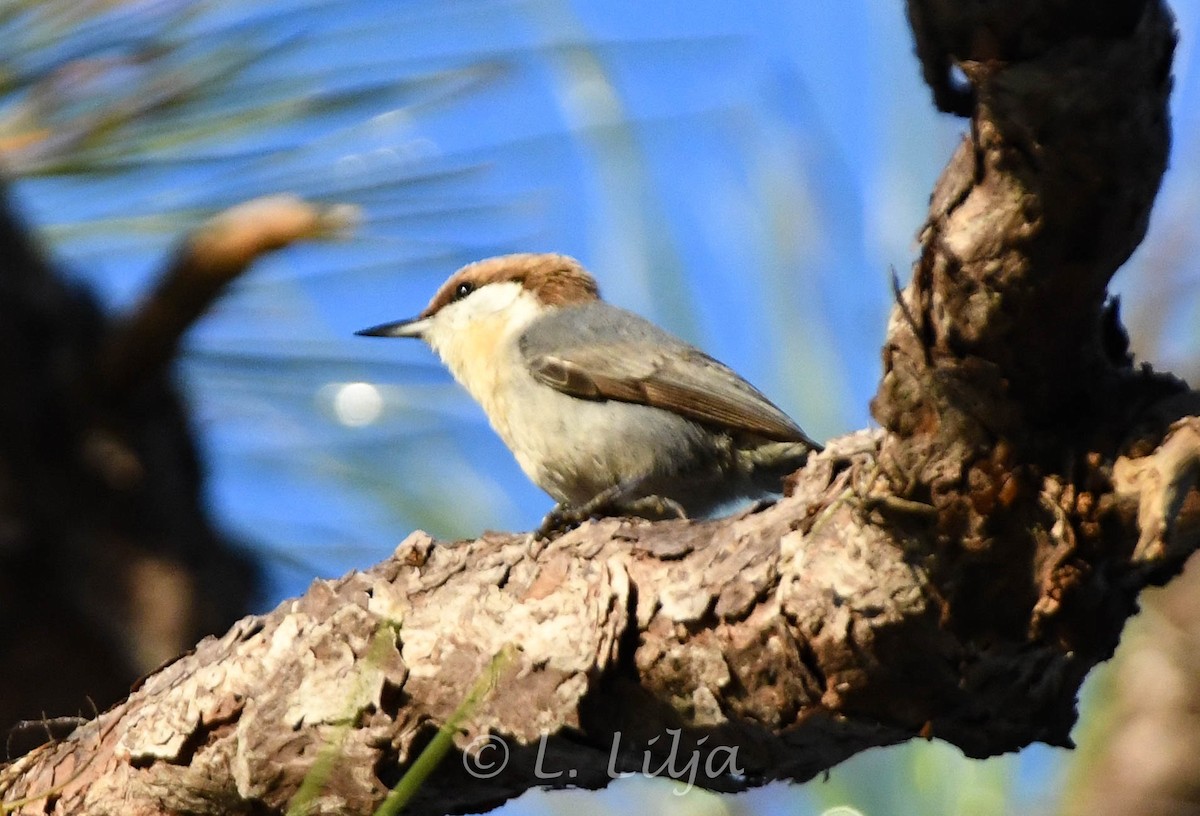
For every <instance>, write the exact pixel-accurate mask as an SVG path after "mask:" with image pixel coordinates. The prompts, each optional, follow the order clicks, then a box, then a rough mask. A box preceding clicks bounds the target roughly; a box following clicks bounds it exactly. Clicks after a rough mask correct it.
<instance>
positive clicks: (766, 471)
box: [356, 253, 822, 536]
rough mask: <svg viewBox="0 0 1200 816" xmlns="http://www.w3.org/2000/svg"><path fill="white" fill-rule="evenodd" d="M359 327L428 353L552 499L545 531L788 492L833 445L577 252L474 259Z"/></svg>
mask: <svg viewBox="0 0 1200 816" xmlns="http://www.w3.org/2000/svg"><path fill="white" fill-rule="evenodd" d="M356 334H358V335H360V336H367V337H415V338H419V339H421V340H424V341H425V342H426V343H427V344H428V345H429V346H430V347H431V348H432V350H433V351H434V352H435V353H436V354H437V356H438V357H439V358H440V359H441V360H442V362H443V363H444V364H445V366H446V367H447V368H448V369H449V370H450V373H451V374H452V375H453V376H454V378H455V379H456V380H457V381H458V382H459V383H460V384H461V385H462V386H463V387H464V388H465V389H466V391H467V392H468V393H469V394H470V395H471V396H472V397H473V398H474V399H475V401H476V402H478V403H479V405H480V406H482V408H483V411H484V413H485V414H486V415H487V417H488V420H489V422H490V423H491V426H492V428H493V429H494V430H495V431H496V433H497V434H498V435H499V436H500V438H501V439H502V440H503V441H504V443H505V444H506V445H507V446H508V448H509V449H510V450H511V451H512V453H513V455H514V456H515V457H516V460H517V462H518V463H519V464H520V466H521V469H522V470H523V471H524V472H525V474H526V475H527V476H528V477H529V478H530V479H531V480H532V481H533V482H534V483H535V484H536V485H538V486H539V487H540V488H541V489H542V490H544V491H545V492H546V493H548V494H549V495H550V496H551V497H552V498H553V499H554V500H555V501H556V502H557V504H556V505H555V506H554V508H553V509H552V510H551V511H550V513H549V514H548V515H547V516H546V518H545V520H544V521H543V522H542V525H541V526H540V527H539V529H538V533H539V535H542V536H550V535H553V534H554V533H556V532H560V531H562V530H565V529H569V528H570V527H572V526H575V525H578V524H579V523H582V522H583V521H586V520H587V519H589V518H593V517H602V516H607V515H618V516H635V517H642V518H647V519H652V520H656V519H664V518H672V517H679V518H692V517H699V516H705V515H708V514H710V513H711V512H713V511H714V510H715V509H717V508H719V507H720V506H722V505H726V504H728V503H730V502H732V501H734V500H737V499H744V498H762V497H764V496H767V495H769V494H772V493H775V494H778V493H779V492H781V483H782V479H783V477H785V476H786V475H788V474H789V473H792V472H793V471H795V470H798V469H799V468H800V467H801V466H803V464H804V463H805V461H806V460H807V458H808V455H809V454H810V453H812V452H815V451H820V450H821V449H822V448H821V445H820V444H818V443H817V442H816V441H814V440H813V439H811V438H810V437H809V436H808V435H807V434H805V432H804V431H803V430H801V429H800V426H799V425H797V424H796V423H795V422H794V421H793V420H792V419H791V418H790V417H789V416H788V415H787V414H785V413H784V412H783V411H782V410H780V409H779V408H777V407H776V406H775V405H774V404H773V403H772V402H771V401H770V400H768V399H767V398H766V397H765V396H763V394H762V393H761V392H760V391H759V390H758V389H756V388H755V387H754V386H752V385H750V383H748V382H747V381H746V380H745V379H743V378H742V377H740V376H739V375H738V374H737V373H735V372H734V371H733V370H732V369H731V368H729V367H728V366H726V365H724V364H722V363H720V362H718V361H717V360H715V359H713V358H712V357H710V356H709V355H707V354H705V353H704V352H702V351H700V350H699V349H697V348H695V347H694V346H692V345H690V344H689V343H687V342H685V341H683V340H681V339H679V338H678V337H675V336H674V335H672V334H670V333H668V332H667V331H665V330H663V329H661V328H659V327H658V326H656V325H654V324H653V323H651V322H650V321H649V320H646V319H645V318H643V317H641V316H639V315H637V314H635V313H633V312H630V311H627V310H625V309H622V308H620V307H617V306H614V305H612V304H609V303H607V302H605V301H603V300H601V298H600V290H599V287H598V285H597V283H596V281H595V279H594V278H593V277H592V276H591V275H590V274H589V273H588V272H587V270H586V269H585V268H584V267H583V266H582V265H581V264H580V263H579V261H577V260H575V259H574V258H572V257H569V256H567V255H560V254H554V253H519V254H514V255H502V256H498V257H494V258H487V259H485V260H481V261H477V262H475V263H471V264H468V265H466V266H464V267H462V268H461V269H459V270H458V271H456V272H454V274H452V275H451V276H450V277H449V279H447V280H446V282H445V283H443V284H442V286H441V287H440V288H439V289H438V290H437V292H436V293H435V294H434V296H433V298H432V300H430V302H429V305H428V306H426V307H425V310H424V311H422V312H421V313H420V314H419V315H417V316H416V317H414V318H410V319H406V320H399V321H394V322H390V323H382V324H380V325H377V326H372V327H371V328H367V329H363V330H361V331H358V332H356Z"/></svg>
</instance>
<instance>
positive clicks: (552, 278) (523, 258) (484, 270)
mask: <svg viewBox="0 0 1200 816" xmlns="http://www.w3.org/2000/svg"><path fill="white" fill-rule="evenodd" d="M506 281H512V282H514V283H519V284H521V286H522V287H524V288H525V289H526V290H528V291H530V292H532V293H533V294H534V295H536V296H537V298H538V300H540V301H541V302H542V303H544V304H546V305H547V306H569V305H572V304H577V303H588V302H590V301H594V300H599V299H600V289H599V287H598V286H597V285H596V281H595V279H594V278H592V276H591V275H589V274H588V272H587V270H586V269H584V268H583V265H582V264H580V263H579V261H577V260H575V259H574V258H572V257H570V256H568V255H557V254H554V253H544V254H539V253H533V252H522V253H518V254H516V255H499V256H497V257H495V258H486V259H484V260H482V261H476V262H475V263H472V264H467V265H466V266H464V267H463V268H462V269H460V270H458V271H457V272H455V273H454V274H453V275H451V276H450V278H449V279H448V280H447V281H446V282H445V283H443V284H442V286H441V288H440V289H438V290H437V293H436V294H435V295H434V296H433V299H432V300H431V301H429V305H428V306H426V307H425V311H423V312H421V315H420V316H421V317H422V318H424V317H430V316H432V315H435V314H437V313H438V311H439V310H441V308H442V307H443V306H445V305H446V304H448V303H452V302H453V301H455V300H458V299H459V298H461V297H464V296H465V295H466V294H468V293H469V292H471V291H473V290H475V289H478V288H479V287H481V286H486V285H487V284H489V283H502V282H506Z"/></svg>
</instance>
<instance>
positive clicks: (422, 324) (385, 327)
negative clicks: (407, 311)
mask: <svg viewBox="0 0 1200 816" xmlns="http://www.w3.org/2000/svg"><path fill="white" fill-rule="evenodd" d="M427 328H429V318H427V317H414V318H410V319H409V320H396V321H394V322H392V323H380V324H379V325H378V326H372V327H371V328H369V329H362V330H360V331H356V332H355V334H356V335H358V336H359V337H424V336H425V330H426V329H427Z"/></svg>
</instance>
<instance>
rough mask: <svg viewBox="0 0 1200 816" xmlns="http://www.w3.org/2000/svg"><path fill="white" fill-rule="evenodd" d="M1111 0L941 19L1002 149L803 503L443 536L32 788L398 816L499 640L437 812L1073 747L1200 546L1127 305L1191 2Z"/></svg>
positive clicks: (959, 205) (320, 597) (970, 157)
mask: <svg viewBox="0 0 1200 816" xmlns="http://www.w3.org/2000/svg"><path fill="white" fill-rule="evenodd" d="M1105 8H1106V9H1108V11H1106V13H1104V14H1096V13H1093V11H1092V6H1091V5H1090V4H1089V3H1086V2H1083V0H1079V2H1059V3H1053V4H1051V3H1009V2H1003V3H1000V2H997V3H973V4H966V5H962V4H952V3H938V2H933V1H932V0H930V1H929V2H913V3H912V4H911V5H910V13H911V14H912V17H913V19H914V21H915V24H916V26H917V29H918V37H919V42H920V43H921V54H922V57H923V58H924V59H925V60H926V74H927V76H938V75H939V72H940V75H944V73H945V70H946V66H947V65H949V64H950V63H951V62H954V63H957V64H958V65H960V66H961V67H962V69H963V71H964V72H965V74H966V76H967V77H968V78H969V80H970V83H971V85H972V92H971V94H970V97H971V101H972V105H971V106H970V110H971V112H972V122H971V124H972V127H971V135H970V137H969V138H967V139H966V140H964V142H963V144H962V146H961V147H960V149H959V150H958V151H957V153H956V154H955V156H954V158H953V159H952V161H951V163H950V165H949V166H948V167H947V169H946V171H945V173H944V175H943V177H942V179H941V181H940V182H939V184H938V186H937V189H936V190H935V192H934V195H933V197H932V200H931V206H930V214H929V219H928V222H927V224H926V227H925V229H924V230H923V232H922V236H921V242H922V248H921V256H920V259H919V260H918V262H917V264H916V266H915V269H914V275H913V280H912V282H911V283H910V284H909V286H908V288H907V289H906V290H905V291H904V292H903V293H898V304H897V307H896V309H895V310H894V313H893V315H892V318H891V320H890V323H889V326H888V338H887V341H886V345H885V348H884V361H885V375H884V378H883V381H882V383H881V385H880V389H879V393H878V395H877V397H876V400H875V403H874V410H875V415H876V417H877V418H878V419H879V421H880V423H881V425H882V429H881V430H879V431H877V432H870V431H862V432H859V433H856V434H851V435H849V436H847V437H843V438H840V439H836V440H832V441H831V442H830V443H829V446H828V449H827V451H826V452H825V453H823V454H821V455H820V456H814V457H813V458H812V459H811V460H810V462H809V463H808V465H806V467H805V468H804V469H803V470H802V471H800V472H799V473H798V474H796V475H794V476H793V477H792V478H791V479H790V480H789V486H788V487H789V490H788V496H787V498H785V499H784V500H782V501H781V502H779V503H778V504H775V505H773V506H771V507H767V508H761V509H755V510H752V511H749V512H747V513H744V514H741V515H739V516H736V517H733V518H729V519H722V520H716V521H704V522H659V523H648V522H640V521H632V520H618V519H607V520H602V521H598V522H592V523H589V524H586V525H584V526H583V527H581V528H580V529H578V530H575V531H573V532H571V533H569V534H567V535H565V536H563V537H562V538H560V539H558V540H556V541H554V542H552V543H551V544H549V545H548V546H545V547H542V548H538V547H534V546H532V545H531V544H530V542H529V541H528V540H527V539H526V538H525V537H523V536H514V535H500V534H491V535H486V536H484V537H483V538H480V539H479V540H476V541H462V542H453V543H451V542H444V543H439V542H434V541H432V540H431V539H430V538H429V537H428V536H426V535H424V534H422V533H415V534H413V535H412V536H410V537H409V539H408V540H406V541H405V542H404V543H402V544H401V545H400V547H399V548H398V549H397V551H396V553H395V555H394V556H393V557H392V558H391V559H389V560H387V561H385V562H384V563H382V564H380V565H378V566H376V567H374V568H372V569H370V570H367V571H364V572H361V573H352V574H350V575H348V576H347V577H345V578H343V579H341V580H339V581H332V582H326V581H322V582H317V583H316V584H314V586H313V587H312V589H311V590H310V591H309V592H308V593H307V594H306V595H305V596H303V597H302V598H299V599H297V600H294V601H288V602H286V603H284V604H283V605H281V606H280V607H279V608H278V609H276V610H274V611H273V612H271V613H269V614H267V615H265V616H262V617H259V618H247V619H246V620H244V621H243V622H242V623H240V624H239V625H237V626H236V627H234V629H233V630H231V631H230V632H229V633H228V634H226V635H225V636H224V637H222V638H219V639H208V640H205V641H203V642H202V643H201V644H200V645H199V646H198V647H197V648H196V650H195V652H194V653H192V654H190V655H187V656H185V657H183V658H181V659H179V660H178V661H176V662H175V663H173V664H171V665H170V666H167V667H166V668H164V669H163V670H161V671H160V672H158V673H156V674H155V675H153V676H152V677H150V678H149V679H148V680H147V681H146V682H145V684H144V685H143V686H142V687H141V688H139V689H138V690H137V691H135V692H134V693H133V694H132V695H131V696H130V697H129V699H128V700H126V701H125V702H123V703H122V704H120V705H119V706H117V707H116V708H114V709H112V710H111V711H109V712H106V713H105V714H103V715H101V716H100V717H98V718H97V719H95V720H94V721H92V722H90V723H88V724H86V725H84V726H82V727H80V728H79V729H78V730H77V731H76V732H75V733H74V734H73V735H71V736H70V737H69V738H68V739H65V740H63V741H62V742H60V743H58V744H56V745H48V746H44V747H42V748H40V749H38V750H37V751H34V752H33V753H31V754H29V755H28V756H26V757H24V758H22V759H21V760H20V761H18V762H17V763H15V764H14V765H12V766H11V767H9V768H8V769H7V770H6V771H5V773H4V774H3V777H2V780H0V784H2V785H3V790H4V791H5V793H4V796H5V798H6V800H8V801H13V800H15V799H18V798H20V797H28V796H35V797H36V796H41V797H42V798H39V799H37V801H36V803H35V804H31V805H30V810H31V811H32V810H33V809H36V810H37V811H38V812H43V811H44V812H55V813H85V814H87V813H95V814H99V813H117V812H120V813H125V814H156V813H176V812H188V813H206V812H218V811H219V812H222V813H254V814H260V813H274V812H281V811H282V810H283V809H284V808H285V806H286V805H287V803H288V802H289V801H290V800H291V799H292V797H293V796H294V794H295V793H296V791H297V790H298V788H299V786H300V784H301V781H302V779H303V778H304V776H305V774H306V773H309V772H310V771H311V769H312V768H313V767H314V764H315V763H316V760H317V758H318V757H319V756H321V755H326V756H332V757H334V761H335V770H334V771H333V772H332V773H331V774H330V776H329V777H328V779H327V780H326V781H325V783H324V784H323V785H321V786H320V789H319V794H318V795H317V796H316V797H315V798H313V799H310V800H308V802H307V805H306V806H307V808H308V809H309V812H321V813H342V812H356V813H363V812H369V811H370V810H371V808H372V807H373V806H374V805H375V804H377V803H378V802H379V801H380V799H381V798H382V796H383V795H384V793H385V791H386V789H387V787H388V786H389V785H390V784H392V783H393V782H395V781H396V779H397V778H398V776H399V774H400V773H402V772H403V770H404V769H405V768H406V767H408V766H409V765H410V764H411V763H412V762H413V759H414V757H415V756H416V753H417V752H418V751H419V750H420V749H421V747H422V746H423V745H425V744H426V743H427V742H428V741H429V739H430V738H431V736H432V734H433V732H434V731H435V729H436V728H437V726H438V725H439V724H441V723H445V722H446V721H447V720H448V719H450V718H451V716H452V713H453V712H454V711H455V709H456V708H457V707H458V706H459V704H460V703H461V702H462V701H463V700H464V699H466V698H467V697H468V696H469V694H470V692H471V689H472V687H473V686H474V685H475V684H476V682H477V680H478V678H479V677H480V676H481V675H482V674H483V673H484V672H485V671H486V670H487V667H488V666H489V664H490V663H491V662H492V660H493V658H494V657H495V656H496V655H497V654H501V653H504V654H506V655H507V658H506V660H505V661H504V662H503V666H504V668H503V670H502V671H500V673H499V676H498V677H497V678H496V679H495V681H494V682H493V683H492V687H491V690H490V693H489V694H488V695H487V696H486V698H485V699H484V700H483V701H482V702H481V703H480V704H479V705H478V706H477V707H475V708H474V709H473V710H472V711H470V712H469V714H468V716H467V718H466V719H465V720H464V721H463V722H462V724H461V728H460V729H459V733H458V734H457V736H456V744H457V746H458V750H459V755H458V756H457V757H453V758H451V760H449V761H447V762H445V763H443V765H442V767H441V768H439V770H438V771H437V772H436V773H435V774H434V775H433V776H432V777H430V779H429V780H428V781H427V782H426V783H425V785H424V786H423V787H422V788H421V790H420V794H419V800H418V801H416V802H414V804H413V806H412V808H411V810H410V811H409V812H411V813H423V814H425V813H427V814H434V813H445V812H464V811H478V810H480V809H482V808H485V807H487V806H488V805H490V804H493V803H497V802H500V801H502V800H504V799H506V798H508V797H510V796H513V795H515V794H517V793H520V792H521V791H523V790H526V789H528V788H530V787H533V786H536V785H568V784H569V785H581V786H589V787H595V786H601V785H604V784H606V783H607V781H608V780H609V778H610V771H611V770H614V769H615V770H634V771H641V770H645V769H647V768H648V769H649V770H651V771H654V772H656V773H658V774H659V775H667V776H677V777H681V778H685V779H686V778H688V777H689V776H691V775H692V774H693V773H694V774H695V780H694V781H695V782H696V783H697V784H701V785H704V786H705V787H708V788H711V789H714V790H735V789H740V788H744V787H748V786H752V785H757V784H761V783H763V782H766V781H768V780H772V779H790V780H804V779H808V778H810V777H812V776H813V775H814V774H817V773H819V772H820V771H822V770H824V769H826V768H829V767H831V766H832V765H834V764H836V763H837V762H839V761H841V760H842V759H844V758H846V757H848V756H850V755H852V754H854V753H855V752H858V751H861V750H864V749H866V748H869V747H872V746H878V745H886V744H889V743H895V742H899V741H902V740H906V739H910V738H912V737H914V736H922V737H926V738H930V737H936V738H939V739H944V740H947V741H949V742H952V743H954V744H955V745H958V746H960V747H961V748H962V750H963V751H965V752H966V753H967V754H968V755H970V756H977V757H982V756H988V755H992V754H996V753H1000V752H1003V751H1010V750H1015V749H1018V748H1020V747H1022V746H1024V745H1027V744H1029V743H1031V742H1033V741H1038V740H1040V741H1044V742H1048V743H1051V744H1055V745H1067V744H1069V743H1070V738H1069V731H1070V728H1071V725H1072V724H1073V722H1074V719H1075V695H1076V692H1077V690H1078V688H1079V684H1080V682H1081V681H1082V679H1083V677H1084V675H1085V674H1086V673H1087V671H1088V670H1089V669H1090V668H1091V667H1092V666H1094V665H1095V664H1096V663H1097V662H1099V661H1101V660H1104V659H1106V658H1108V657H1109V656H1110V655H1111V654H1112V650H1113V648H1114V646H1115V644H1116V642H1117V639H1118V637H1119V635H1120V632H1121V629H1122V627H1123V625H1124V622H1125V620H1126V619H1127V618H1128V616H1129V615H1130V614H1131V613H1132V612H1133V611H1134V609H1135V607H1136V602H1137V594H1138V592H1139V590H1141V589H1142V588H1143V587H1145V586H1146V585H1149V584H1156V583H1161V582H1163V581H1165V580H1167V579H1168V578H1170V577H1171V576H1172V575H1174V574H1175V573H1176V572H1177V571H1178V570H1179V569H1180V567H1181V565H1182V563H1183V561H1184V560H1185V558H1186V557H1187V556H1188V555H1189V554H1190V553H1191V552H1192V551H1193V550H1195V549H1196V548H1197V546H1198V545H1200V494H1198V492H1197V489H1196V481H1197V478H1198V477H1200V418H1198V417H1197V414H1200V396H1198V395H1197V394H1196V393H1194V392H1191V391H1189V390H1187V389H1186V387H1185V386H1184V385H1183V384H1182V383H1181V382H1179V381H1177V380H1175V379H1173V378H1171V377H1169V376H1163V375H1158V374H1155V373H1153V372H1152V371H1150V370H1149V369H1148V368H1144V367H1143V368H1135V367H1134V366H1133V364H1132V361H1131V360H1130V359H1129V356H1128V354H1127V352H1126V350H1125V342H1124V333H1123V331H1122V329H1121V327H1120V324H1119V320H1118V316H1117V312H1116V308H1115V306H1107V305H1106V304H1105V286H1106V284H1107V281H1108V279H1109V278H1110V277H1111V276H1112V274H1113V272H1114V271H1115V270H1116V268H1117V267H1118V265H1119V264H1121V263H1122V262H1123V261H1124V260H1125V259H1126V258H1127V257H1128V255H1129V253H1130V252H1131V251H1132V250H1133V248H1134V247H1135V246H1136V245H1137V243H1138V241H1140V240H1141V237H1142V235H1143V233H1144V231H1145V227H1146V221H1147V217H1148V214H1149V211H1150V207H1151V204H1152V201H1153V198H1154V195H1155V192H1156V190H1157V187H1158V183H1159V180H1160V177H1161V174H1162V171H1163V167H1164V163H1165V157H1166V148H1167V142H1168V132H1167V120H1166V100H1167V94H1168V89H1169V84H1170V79H1169V66H1170V57H1171V52H1172V48H1173V45H1174V35H1173V31H1172V21H1171V19H1170V17H1169V15H1168V13H1167V12H1166V10H1165V8H1164V7H1163V6H1162V5H1161V4H1159V3H1156V2H1137V3H1133V2H1127V3H1120V4H1107V5H1106V6H1105ZM964 9H965V11H963V10H964ZM672 734H674V735H675V736H674V737H673V736H672ZM487 740H493V741H492V742H487ZM496 740H498V741H496ZM614 742H615V744H616V750H615V751H614ZM504 753H506V754H507V755H506V758H505V761H504V763H503V767H502V768H499V769H498V768H497V767H496V766H495V765H491V766H489V763H494V762H498V761H499V759H500V756H501V754H504ZM472 763H474V765H473V766H472ZM730 763H733V765H734V766H736V772H735V773H729V771H730V770H733V768H731V764H730ZM469 766H471V767H473V768H474V772H473V773H472V772H471V771H470V768H469ZM485 766H486V767H485ZM497 770H498V772H497V773H494V774H492V771H497ZM556 773H557V774H560V775H558V776H551V775H552V774H556ZM48 793H49V794H50V796H49V798H45V794H48Z"/></svg>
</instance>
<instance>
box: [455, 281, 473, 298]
mask: <svg viewBox="0 0 1200 816" xmlns="http://www.w3.org/2000/svg"><path fill="white" fill-rule="evenodd" d="M474 291H475V284H473V283H471V282H470V281H463V282H462V283H460V284H459V285H458V286H455V287H454V299H455V300H462V299H463V298H465V297H466V296H467V295H469V294H471V293H472V292H474Z"/></svg>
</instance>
